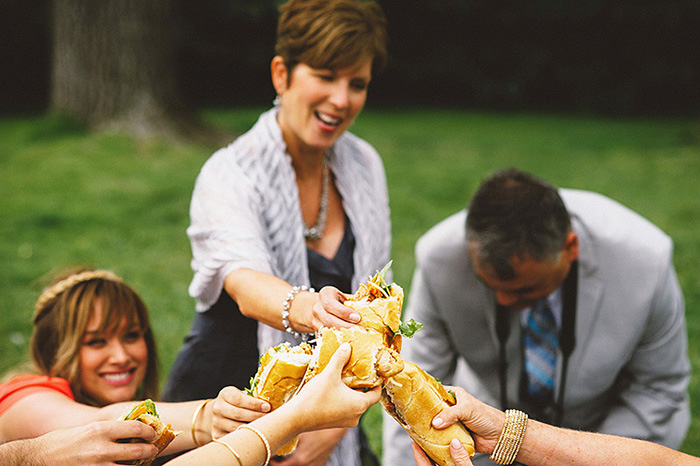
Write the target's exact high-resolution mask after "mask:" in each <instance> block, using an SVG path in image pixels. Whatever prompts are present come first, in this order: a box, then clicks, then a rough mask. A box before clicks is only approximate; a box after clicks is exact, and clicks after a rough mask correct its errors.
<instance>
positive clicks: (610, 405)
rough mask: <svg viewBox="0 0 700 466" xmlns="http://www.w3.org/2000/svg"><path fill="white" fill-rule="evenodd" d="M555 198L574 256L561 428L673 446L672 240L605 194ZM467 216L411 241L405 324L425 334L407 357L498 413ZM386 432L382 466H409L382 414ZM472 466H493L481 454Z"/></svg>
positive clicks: (517, 343) (516, 334) (685, 418)
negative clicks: (572, 324) (571, 342)
mask: <svg viewBox="0 0 700 466" xmlns="http://www.w3.org/2000/svg"><path fill="white" fill-rule="evenodd" d="M560 194H561V196H562V198H563V199H564V202H565V204H566V207H567V209H568V210H569V212H570V214H571V217H572V224H573V229H574V231H575V232H576V234H577V235H578V238H579V248H580V249H579V251H580V253H579V284H578V298H577V314H576V342H577V343H576V347H575V349H574V351H573V353H572V355H571V357H570V360H569V365H568V376H567V381H566V393H565V397H564V415H563V421H562V425H563V426H565V427H570V428H574V429H582V430H588V431H597V432H605V433H610V434H617V435H622V436H627V437H635V438H641V439H646V440H650V441H653V442H657V443H661V444H664V445H666V446H669V447H671V448H678V447H679V446H680V444H681V443H682V441H683V439H684V437H685V434H686V431H687V429H688V426H689V423H690V409H689V403H688V394H687V387H688V382H689V380H690V363H689V360H688V352H687V334H686V328H685V317H684V302H683V295H682V292H681V290H680V287H679V285H678V280H677V278H676V273H675V270H674V267H673V257H672V256H673V244H672V241H671V239H670V238H669V237H668V236H667V235H666V234H664V233H663V232H662V231H661V230H660V229H659V228H657V227H656V226H654V225H653V224H651V223H650V222H648V221H647V220H645V219H644V218H642V217H641V216H639V215H638V214H636V213H634V212H632V211H631V210H629V209H627V208H626V207H624V206H622V205H620V204H618V203H616V202H614V201H612V200H610V199H608V198H606V197H604V196H602V195H599V194H595V193H591V192H586V191H576V190H561V192H560ZM466 215H467V213H466V211H461V212H459V213H457V214H455V215H453V216H451V217H449V218H447V219H446V220H444V221H442V222H441V223H439V224H438V225H436V226H435V227H433V228H432V229H431V230H430V231H428V232H427V233H426V234H425V235H424V236H423V237H421V239H420V240H419V241H418V243H417V246H416V269H415V271H414V275H413V280H412V282H411V290H410V294H409V296H408V297H407V307H406V310H405V316H404V318H405V319H407V318H411V317H412V318H414V319H416V320H417V321H419V322H422V323H423V324H424V329H423V330H421V331H420V332H418V333H417V334H416V335H415V336H414V337H413V338H411V339H408V338H406V339H404V343H403V349H402V356H403V357H404V358H405V359H407V360H411V361H414V362H415V363H417V364H418V365H419V366H421V367H422V368H423V369H424V370H426V371H427V372H428V373H430V374H432V375H434V376H435V377H437V378H438V379H441V380H442V381H443V383H445V384H448V385H459V386H462V387H464V388H465V389H466V390H467V391H468V392H470V393H472V394H473V395H475V396H476V397H477V398H479V399H481V400H483V401H485V402H487V403H489V404H492V405H494V406H499V377H498V370H497V360H498V352H499V347H498V340H497V337H496V332H495V309H494V293H493V292H492V291H491V290H489V289H488V288H486V287H485V286H484V285H483V284H482V283H481V282H480V281H479V280H478V279H477V277H476V275H475V273H474V271H473V269H472V263H471V260H470V258H469V253H468V250H467V245H466V238H465V222H466ZM512 314H513V315H512V316H511V322H510V324H511V333H510V338H509V340H508V344H507V358H508V362H509V364H508V372H507V384H508V387H507V394H508V401H509V405H510V406H509V407H517V406H519V404H520V403H519V399H518V397H519V383H520V380H519V379H520V374H521V370H522V351H521V336H520V334H521V326H520V321H519V316H518V315H517V313H512ZM560 362H561V361H560ZM559 371H561V364H560V367H559ZM499 407H500V406H499ZM383 434H384V436H383V443H384V446H383V463H384V465H392V466H399V465H401V466H404V465H406V464H413V457H412V454H411V448H410V439H409V438H408V436H407V435H406V434H405V432H404V431H403V429H401V427H399V426H398V424H397V423H396V422H395V421H394V420H393V419H391V418H389V417H387V416H386V415H385V417H384V431H383ZM477 464H491V463H490V462H489V461H487V458H486V457H485V456H484V457H482V458H479V459H478V461H477Z"/></svg>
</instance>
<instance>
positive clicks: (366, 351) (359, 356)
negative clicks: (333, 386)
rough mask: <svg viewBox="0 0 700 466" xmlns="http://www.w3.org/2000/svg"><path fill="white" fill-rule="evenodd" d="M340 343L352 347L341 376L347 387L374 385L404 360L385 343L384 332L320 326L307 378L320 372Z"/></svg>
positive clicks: (394, 372) (401, 367)
mask: <svg viewBox="0 0 700 466" xmlns="http://www.w3.org/2000/svg"><path fill="white" fill-rule="evenodd" d="M342 343H349V344H350V346H351V347H352V353H351V354H350V360H349V361H348V362H347V364H345V367H343V371H342V373H341V379H342V381H343V383H345V385H347V386H348V387H350V388H374V387H377V386H379V385H381V384H382V383H383V382H384V379H385V378H386V377H390V376H392V375H394V374H397V373H399V372H401V370H402V369H403V361H402V359H401V357H400V356H399V353H397V352H396V351H394V350H393V349H391V348H388V347H387V346H385V345H384V336H383V335H382V334H381V333H379V332H376V331H374V330H367V329H366V328H363V327H359V326H354V327H350V328H327V327H324V328H321V329H320V330H319V333H318V337H317V338H316V348H315V349H314V353H313V358H312V360H311V363H310V365H309V373H308V374H307V377H306V380H309V379H311V378H312V377H314V376H315V375H316V374H319V373H321V371H323V369H324V368H325V367H326V366H327V365H328V362H329V361H330V359H331V357H332V356H333V353H335V351H336V350H337V349H338V347H339V346H340V345H341V344H342Z"/></svg>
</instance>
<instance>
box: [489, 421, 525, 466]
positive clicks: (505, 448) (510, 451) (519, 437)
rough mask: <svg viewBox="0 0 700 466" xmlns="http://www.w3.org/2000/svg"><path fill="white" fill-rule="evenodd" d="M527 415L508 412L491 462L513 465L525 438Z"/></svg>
mask: <svg viewBox="0 0 700 466" xmlns="http://www.w3.org/2000/svg"><path fill="white" fill-rule="evenodd" d="M527 419H528V417H527V414H525V413H524V412H522V411H518V410H517V409H509V410H507V411H506V419H505V422H504V424H503V431H502V432H501V436H500V437H498V442H497V443H496V447H495V448H494V449H493V453H491V461H493V462H494V463H496V464H513V462H514V461H515V458H516V457H517V456H518V452H519V451H520V445H521V444H522V442H523V437H525V429H526V428H527Z"/></svg>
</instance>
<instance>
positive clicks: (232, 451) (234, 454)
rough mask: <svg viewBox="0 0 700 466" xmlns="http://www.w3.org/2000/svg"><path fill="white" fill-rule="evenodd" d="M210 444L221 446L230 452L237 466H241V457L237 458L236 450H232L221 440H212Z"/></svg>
mask: <svg viewBox="0 0 700 466" xmlns="http://www.w3.org/2000/svg"><path fill="white" fill-rule="evenodd" d="M212 442H214V443H218V444H219V445H223V446H225V447H226V448H228V451H230V452H231V454H232V455H233V456H234V457H235V458H236V459H237V460H238V464H239V466H243V461H241V457H240V456H238V453H236V450H234V449H233V447H232V446H231V445H229V444H228V443H226V442H224V441H222V440H219V439H218V438H215V439H212Z"/></svg>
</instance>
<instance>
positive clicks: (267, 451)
mask: <svg viewBox="0 0 700 466" xmlns="http://www.w3.org/2000/svg"><path fill="white" fill-rule="evenodd" d="M239 429H248V430H249V431H251V432H252V433H254V434H255V435H257V436H258V437H260V440H262V442H263V443H264V444H265V454H266V457H265V462H264V463H263V464H268V463H269V462H270V458H272V452H271V451H270V442H268V441H267V438H265V436H264V435H263V434H262V432H260V431H259V430H258V429H256V428H255V427H253V426H251V425H250V424H241V425H240V426H238V429H236V430H239Z"/></svg>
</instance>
